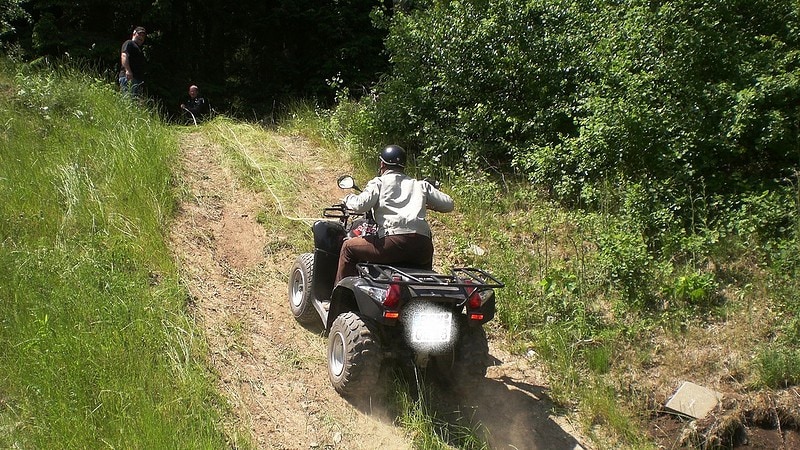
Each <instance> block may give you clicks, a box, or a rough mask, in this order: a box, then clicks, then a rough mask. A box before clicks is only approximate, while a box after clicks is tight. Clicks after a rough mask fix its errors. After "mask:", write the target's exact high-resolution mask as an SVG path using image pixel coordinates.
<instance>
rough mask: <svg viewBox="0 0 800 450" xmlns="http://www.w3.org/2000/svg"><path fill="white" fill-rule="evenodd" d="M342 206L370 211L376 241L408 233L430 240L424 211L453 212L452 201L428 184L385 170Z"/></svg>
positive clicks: (347, 198) (347, 197)
mask: <svg viewBox="0 0 800 450" xmlns="http://www.w3.org/2000/svg"><path fill="white" fill-rule="evenodd" d="M344 203H345V205H347V207H348V208H349V209H352V210H354V211H356V212H360V213H364V212H367V211H369V210H370V209H372V210H373V214H374V215H375V222H377V224H378V236H379V237H384V236H387V235H392V234H409V233H417V234H423V235H425V236H430V235H431V228H430V226H429V225H428V222H427V221H426V220H425V215H426V209H432V210H434V211H439V212H450V211H452V210H453V199H452V198H451V197H450V196H449V195H447V194H445V193H444V192H442V191H440V190H438V189H436V188H435V187H433V185H432V184H430V183H428V182H427V181H422V180H416V179H414V178H411V177H409V176H408V175H406V174H405V173H403V172H400V171H396V170H387V171H385V172H384V173H383V175H381V176H378V177H375V178H373V179H372V180H370V181H369V183H367V186H366V187H365V188H364V190H363V191H362V192H361V193H360V194H358V195H356V194H348V195H347V196H345V198H344Z"/></svg>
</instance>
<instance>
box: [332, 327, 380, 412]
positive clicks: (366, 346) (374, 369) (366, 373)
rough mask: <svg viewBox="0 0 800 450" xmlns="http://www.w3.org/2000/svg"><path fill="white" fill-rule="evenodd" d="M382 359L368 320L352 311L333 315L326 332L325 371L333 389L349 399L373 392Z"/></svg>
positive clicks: (378, 378)
mask: <svg viewBox="0 0 800 450" xmlns="http://www.w3.org/2000/svg"><path fill="white" fill-rule="evenodd" d="M382 359H383V356H382V351H381V345H380V342H379V340H378V336H377V334H376V333H375V329H374V325H372V324H371V322H369V321H368V320H365V319H363V318H362V317H361V316H360V315H359V314H358V313H355V312H345V313H342V314H340V315H339V316H338V317H336V319H335V320H334V321H333V325H331V330H330V332H329V334H328V375H329V377H330V380H331V384H332V385H333V387H334V389H336V392H338V393H339V394H340V395H341V396H342V397H345V398H352V399H359V398H366V397H368V396H370V394H373V393H374V392H375V390H376V389H377V387H378V382H379V380H380V369H381V363H382Z"/></svg>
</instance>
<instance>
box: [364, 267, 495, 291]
mask: <svg viewBox="0 0 800 450" xmlns="http://www.w3.org/2000/svg"><path fill="white" fill-rule="evenodd" d="M357 267H358V272H359V275H361V276H362V277H364V278H366V279H368V280H370V281H373V282H375V283H382V284H389V283H392V284H397V285H401V286H426V287H434V286H441V287H463V288H475V289H477V290H479V291H483V290H487V289H497V288H502V287H504V286H505V284H503V283H502V282H501V281H500V280H498V279H497V278H495V277H494V276H492V275H491V274H490V273H489V272H486V271H485V270H482V269H477V268H475V267H453V268H452V269H450V274H449V275H447V274H441V273H438V272H434V271H432V270H424V269H414V268H407V267H395V266H390V265H386V264H373V263H359V264H358V265H357Z"/></svg>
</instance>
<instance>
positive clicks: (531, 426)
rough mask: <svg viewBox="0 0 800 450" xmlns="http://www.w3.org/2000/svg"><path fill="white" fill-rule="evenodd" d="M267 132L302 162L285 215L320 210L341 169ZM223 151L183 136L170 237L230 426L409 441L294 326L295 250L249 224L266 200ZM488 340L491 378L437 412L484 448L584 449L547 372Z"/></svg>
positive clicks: (296, 444) (322, 344) (371, 442)
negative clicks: (345, 386)
mask: <svg viewBox="0 0 800 450" xmlns="http://www.w3.org/2000/svg"><path fill="white" fill-rule="evenodd" d="M273 138H274V139H275V145H277V146H279V147H280V148H281V152H282V154H284V155H286V157H287V158H294V159H297V160H298V161H306V162H307V163H308V164H307V165H308V167H310V169H309V172H308V173H307V174H306V176H305V179H304V180H303V186H302V189H303V191H304V192H303V195H302V196H301V198H300V200H299V203H298V204H296V205H294V206H293V209H294V210H293V211H287V212H286V213H287V214H295V215H297V216H301V217H316V216H318V215H319V210H320V208H321V205H327V204H329V203H331V202H332V201H334V200H335V199H337V198H339V197H340V196H341V191H339V190H338V189H337V188H336V187H335V186H334V185H335V183H334V180H335V177H336V176H337V175H339V174H340V172H336V171H335V169H331V168H330V167H329V163H330V161H327V160H326V157H325V155H324V154H323V153H324V152H323V151H322V150H320V149H317V148H315V146H314V145H313V144H311V143H309V142H307V141H304V140H302V139H299V138H292V137H285V136H279V135H274V136H273ZM222 152H223V151H222V149H221V148H220V147H219V146H218V145H215V144H212V143H210V142H208V141H206V140H205V138H204V137H203V135H202V134H201V133H200V132H191V133H187V134H186V135H184V136H183V137H182V142H181V158H182V172H181V182H182V183H183V188H184V190H185V192H186V194H185V196H184V197H185V198H184V200H183V202H182V204H181V205H180V208H179V212H178V214H177V217H176V220H175V223H174V224H173V227H172V230H171V245H172V247H173V251H174V253H175V255H176V259H177V261H178V263H179V267H180V271H181V276H182V280H183V283H184V284H185V285H186V287H187V289H188V290H189V292H190V294H191V296H192V299H193V302H194V303H193V306H192V312H193V314H194V316H195V318H196V320H197V321H198V323H199V326H200V328H201V329H202V330H203V333H204V337H205V339H206V340H207V342H208V348H209V355H208V359H209V364H210V366H211V367H212V369H213V370H214V371H215V372H216V373H217V374H218V376H219V380H218V388H219V390H220V391H221V392H222V393H223V394H224V395H225V397H226V398H227V399H228V401H229V403H230V405H231V407H232V409H233V416H234V418H235V421H236V423H235V424H230V426H235V427H237V428H238V429H244V430H248V431H249V432H250V433H251V435H252V437H253V439H254V441H255V444H256V446H257V447H258V448H264V449H316V448H324V449H354V450H358V449H378V448H380V449H404V448H411V444H410V443H409V442H410V440H409V439H408V438H406V437H405V436H404V435H403V431H402V430H401V429H399V428H398V427H396V426H394V425H393V424H392V418H389V417H387V414H386V413H385V411H383V410H382V409H381V408H380V405H373V410H372V411H370V413H369V414H365V413H363V412H361V411H359V410H358V409H356V408H354V407H353V406H352V405H350V404H349V403H347V402H346V401H345V400H343V399H342V398H341V397H339V396H338V395H337V394H336V393H335V391H334V390H333V388H332V387H331V385H330V383H329V381H328V378H327V369H326V360H325V352H326V339H324V338H322V337H320V336H318V335H315V334H313V333H311V332H309V331H308V330H306V329H304V328H302V327H300V326H299V325H298V324H297V323H296V322H295V320H294V318H293V317H292V315H291V313H290V312H289V308H288V305H287V280H288V278H287V276H288V275H287V272H288V270H289V268H290V266H291V264H292V263H293V261H294V259H295V257H296V255H295V254H293V253H292V252H291V251H290V250H281V248H286V247H282V246H281V245H279V244H280V242H276V240H278V241H279V240H280V239H281V238H280V237H279V236H268V235H267V233H266V232H265V229H264V227H262V226H261V225H260V224H258V223H257V221H256V217H257V215H258V213H259V212H260V211H261V210H262V209H263V208H264V205H269V204H271V203H272V202H273V200H272V199H271V198H269V197H268V195H266V194H259V193H256V192H253V191H252V190H251V189H249V188H248V187H246V186H242V185H241V184H240V183H239V181H238V180H237V178H236V176H235V175H234V174H233V173H232V172H231V170H230V169H229V168H228V167H227V166H226V165H225V164H224V163H223V159H224V158H223V155H222ZM339 169H345V168H339ZM298 226H307V225H305V224H301V223H298ZM276 244H277V245H276ZM275 249H277V250H275ZM490 347H491V353H492V356H493V357H494V359H495V360H496V365H495V366H493V367H490V368H489V373H488V375H487V378H486V379H484V380H482V382H481V383H479V384H478V385H477V386H476V387H474V388H473V389H470V390H468V391H466V392H459V393H458V394H457V396H453V397H452V398H449V399H445V400H444V401H443V402H442V404H441V405H440V406H439V409H440V410H441V411H440V412H441V413H442V414H443V415H448V414H450V415H452V414H453V412H454V411H457V412H458V415H460V416H462V417H464V418H465V420H467V421H470V422H473V423H477V422H479V423H481V424H482V426H483V428H484V429H485V430H486V431H487V435H488V438H487V439H488V441H489V444H490V445H491V448H497V449H500V448H517V449H532V450H535V449H548V450H572V449H576V448H581V444H580V443H584V442H586V441H585V440H584V439H580V438H579V437H578V434H577V433H576V432H575V430H574V429H573V428H572V427H570V426H569V424H568V423H567V422H565V421H564V420H563V418H561V417H557V416H554V415H553V414H552V404H551V403H550V402H549V401H548V399H547V396H546V388H545V387H543V381H542V380H543V379H544V378H543V376H542V374H541V373H540V372H539V371H538V370H537V369H536V368H535V366H534V364H533V362H532V361H530V360H528V359H526V358H520V357H514V356H512V355H509V354H507V353H505V352H503V351H502V350H500V349H498V348H495V346H494V345H492V342H490ZM234 445H235V443H234ZM584 446H585V445H584Z"/></svg>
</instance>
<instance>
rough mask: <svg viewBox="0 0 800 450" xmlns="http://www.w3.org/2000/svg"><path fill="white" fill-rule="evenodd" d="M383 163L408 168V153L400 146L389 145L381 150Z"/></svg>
mask: <svg viewBox="0 0 800 450" xmlns="http://www.w3.org/2000/svg"><path fill="white" fill-rule="evenodd" d="M381 162H383V163H384V164H386V165H387V166H400V167H405V166H406V151H405V150H403V147H400V146H399V145H387V146H386V147H384V148H383V150H381Z"/></svg>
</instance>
